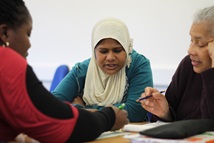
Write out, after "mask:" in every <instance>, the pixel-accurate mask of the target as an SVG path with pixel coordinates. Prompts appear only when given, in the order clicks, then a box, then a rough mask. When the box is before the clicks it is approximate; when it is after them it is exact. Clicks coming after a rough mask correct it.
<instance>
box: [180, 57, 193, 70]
mask: <svg viewBox="0 0 214 143" xmlns="http://www.w3.org/2000/svg"><path fill="white" fill-rule="evenodd" d="M179 66H181V67H190V68H192V64H191V59H190V56H189V55H186V56H185V57H184V58H183V59H182V60H181V62H180V64H179Z"/></svg>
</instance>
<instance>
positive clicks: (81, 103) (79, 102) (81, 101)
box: [72, 96, 85, 107]
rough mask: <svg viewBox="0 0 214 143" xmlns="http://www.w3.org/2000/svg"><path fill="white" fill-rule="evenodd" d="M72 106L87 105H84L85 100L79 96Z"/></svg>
mask: <svg viewBox="0 0 214 143" xmlns="http://www.w3.org/2000/svg"><path fill="white" fill-rule="evenodd" d="M72 104H80V105H82V106H83V107H85V103H84V101H83V99H82V98H81V97H79V96H77V97H76V98H74V100H73V102H72Z"/></svg>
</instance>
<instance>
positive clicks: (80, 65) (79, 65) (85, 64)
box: [75, 58, 91, 68]
mask: <svg viewBox="0 0 214 143" xmlns="http://www.w3.org/2000/svg"><path fill="white" fill-rule="evenodd" d="M90 59H91V58H88V59H86V60H84V61H82V62H78V63H76V64H75V67H76V68H88V65H89V62H90Z"/></svg>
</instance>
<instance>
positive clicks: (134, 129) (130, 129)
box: [123, 121, 169, 132]
mask: <svg viewBox="0 0 214 143" xmlns="http://www.w3.org/2000/svg"><path fill="white" fill-rule="evenodd" d="M168 123H169V122H161V121H157V122H154V123H147V124H143V125H139V124H138V125H137V124H128V125H125V126H124V128H123V131H125V132H140V131H145V130H148V129H152V128H154V127H158V126H161V125H165V124H168Z"/></svg>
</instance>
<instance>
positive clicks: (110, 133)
mask: <svg viewBox="0 0 214 143" xmlns="http://www.w3.org/2000/svg"><path fill="white" fill-rule="evenodd" d="M128 134H129V133H127V132H122V131H121V130H117V131H108V132H104V133H102V134H101V135H100V136H99V137H98V138H97V140H99V139H103V138H111V137H116V136H124V135H128Z"/></svg>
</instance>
